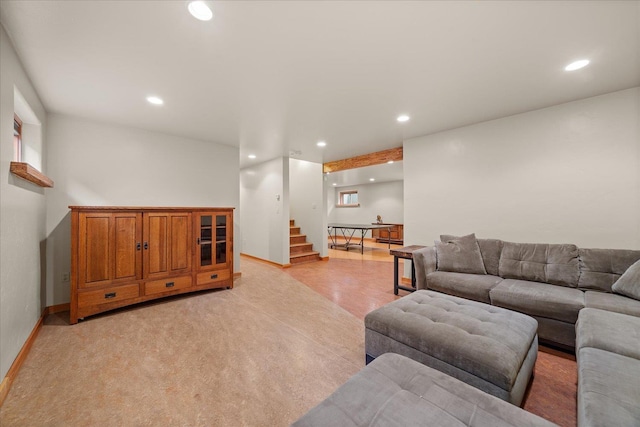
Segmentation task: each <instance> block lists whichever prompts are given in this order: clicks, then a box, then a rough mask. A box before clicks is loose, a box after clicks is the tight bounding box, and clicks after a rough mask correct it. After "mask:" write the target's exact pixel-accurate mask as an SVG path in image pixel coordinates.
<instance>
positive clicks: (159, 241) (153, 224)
mask: <svg viewBox="0 0 640 427" xmlns="http://www.w3.org/2000/svg"><path fill="white" fill-rule="evenodd" d="M145 227H146V228H145V231H146V233H147V236H146V237H145V239H144V241H145V273H146V274H145V275H146V276H149V275H153V274H157V273H163V274H164V273H167V246H168V240H169V230H168V224H167V215H166V214H159V215H156V214H149V216H148V217H147V221H145ZM146 245H148V247H147V246H146Z"/></svg>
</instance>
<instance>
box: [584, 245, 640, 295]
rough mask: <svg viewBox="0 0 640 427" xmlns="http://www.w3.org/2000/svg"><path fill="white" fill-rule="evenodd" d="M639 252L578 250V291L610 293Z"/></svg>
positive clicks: (638, 256)
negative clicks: (587, 290) (590, 290)
mask: <svg viewBox="0 0 640 427" xmlns="http://www.w3.org/2000/svg"><path fill="white" fill-rule="evenodd" d="M639 259H640V251H634V250H626V249H580V280H579V281H578V287H579V288H580V289H595V290H598V291H604V292H611V286H612V285H613V284H614V283H615V282H616V281H617V280H618V279H619V278H620V276H621V275H622V274H624V272H625V271H627V269H628V268H629V267H630V266H631V265H632V264H633V263H635V262H636V261H637V260H639Z"/></svg>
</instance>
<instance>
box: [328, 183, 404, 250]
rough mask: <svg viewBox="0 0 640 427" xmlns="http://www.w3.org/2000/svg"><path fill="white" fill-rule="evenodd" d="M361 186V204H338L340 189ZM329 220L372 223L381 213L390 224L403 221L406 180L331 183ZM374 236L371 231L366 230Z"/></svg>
mask: <svg viewBox="0 0 640 427" xmlns="http://www.w3.org/2000/svg"><path fill="white" fill-rule="evenodd" d="M349 190H358V201H359V203H360V206H359V207H354V208H339V207H336V204H337V203H338V197H339V194H340V192H341V191H349ZM328 192H329V196H328V200H327V201H328V205H329V206H328V209H329V211H328V212H329V213H328V216H329V222H341V223H348V224H370V223H372V222H376V218H377V216H378V215H380V216H381V217H382V221H383V222H385V223H389V224H403V222H404V197H403V196H404V183H403V181H390V182H379V183H372V184H362V185H354V186H349V187H330V189H329V190H328ZM367 233H368V234H367V235H368V236H369V237H370V236H371V232H367Z"/></svg>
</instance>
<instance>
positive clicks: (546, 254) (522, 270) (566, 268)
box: [499, 242, 580, 288]
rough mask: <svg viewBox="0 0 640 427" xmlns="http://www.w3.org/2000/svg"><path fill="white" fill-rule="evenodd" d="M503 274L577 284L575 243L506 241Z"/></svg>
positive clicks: (556, 283)
mask: <svg viewBox="0 0 640 427" xmlns="http://www.w3.org/2000/svg"><path fill="white" fill-rule="evenodd" d="M499 272H500V274H499V275H500V277H504V278H505V279H517V280H529V281H532V282H542V283H551V284H554V285H560V286H568V287H572V288H575V287H577V286H578V278H579V276H580V270H579V264H578V248H577V246H576V245H568V244H565V245H550V244H539V243H512V242H504V244H503V247H502V252H501V254H500V267H499Z"/></svg>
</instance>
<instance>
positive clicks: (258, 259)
mask: <svg viewBox="0 0 640 427" xmlns="http://www.w3.org/2000/svg"><path fill="white" fill-rule="evenodd" d="M240 256H241V257H247V258H251V259H253V260H255V261H260V262H264V263H265V264H269V265H273V266H275V267H280V268H289V267H291V264H278V263H277V262H274V261H269V260H268V259H264V258H259V257H257V256H253V255H248V254H243V253H240Z"/></svg>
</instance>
